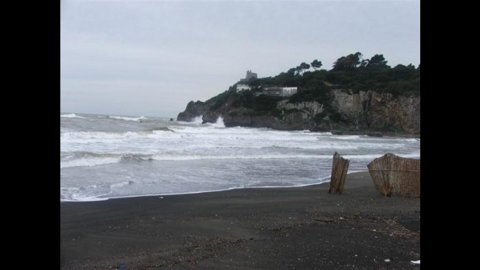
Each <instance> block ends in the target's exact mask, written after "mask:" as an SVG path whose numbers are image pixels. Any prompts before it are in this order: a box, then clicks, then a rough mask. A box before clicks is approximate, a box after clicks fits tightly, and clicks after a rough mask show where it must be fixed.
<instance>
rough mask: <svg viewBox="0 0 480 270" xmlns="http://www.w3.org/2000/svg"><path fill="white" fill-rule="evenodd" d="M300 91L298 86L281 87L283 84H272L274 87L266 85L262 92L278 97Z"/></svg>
mask: <svg viewBox="0 0 480 270" xmlns="http://www.w3.org/2000/svg"><path fill="white" fill-rule="evenodd" d="M297 91H298V87H296V86H295V87H281V86H272V87H265V89H264V90H263V92H262V94H265V95H268V96H277V97H289V96H291V95H294V94H296V93H297Z"/></svg>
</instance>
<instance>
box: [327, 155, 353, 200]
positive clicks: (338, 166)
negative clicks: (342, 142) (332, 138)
mask: <svg viewBox="0 0 480 270" xmlns="http://www.w3.org/2000/svg"><path fill="white" fill-rule="evenodd" d="M349 164H350V161H349V160H348V159H344V158H343V157H342V156H340V154H339V153H337V152H335V154H333V162H332V176H331V177H330V189H329V190H328V193H332V191H333V192H334V193H338V194H342V192H343V186H344V185H345V178H346V177H347V171H348V165H349Z"/></svg>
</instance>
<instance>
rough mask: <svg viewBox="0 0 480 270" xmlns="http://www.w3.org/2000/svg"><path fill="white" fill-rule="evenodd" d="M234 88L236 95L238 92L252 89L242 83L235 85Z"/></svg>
mask: <svg viewBox="0 0 480 270" xmlns="http://www.w3.org/2000/svg"><path fill="white" fill-rule="evenodd" d="M236 88H237V93H238V92H240V91H245V90H250V89H252V88H251V87H250V86H249V85H248V84H244V83H239V84H237V87H236Z"/></svg>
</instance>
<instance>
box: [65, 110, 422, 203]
mask: <svg viewBox="0 0 480 270" xmlns="http://www.w3.org/2000/svg"><path fill="white" fill-rule="evenodd" d="M60 137H61V153H60V155H61V164H60V166H61V198H60V199H61V200H62V201H90V200H102V199H107V198H116V197H131V196H145V195H154V194H158V195H166V194H181V193H195V192H205V191H214V190H225V189H233V188H246V187H287V186H302V185H310V184H316V183H320V182H324V181H328V180H329V179H328V178H329V176H330V169H331V163H332V156H333V153H334V152H335V151H337V152H339V153H340V154H341V155H342V156H344V157H346V158H348V159H350V167H349V172H352V171H359V170H367V167H366V165H367V164H368V163H369V162H370V161H372V160H373V159H374V158H377V157H380V156H382V155H383V154H385V153H387V152H390V153H394V154H397V155H400V156H403V157H413V158H419V157H420V140H419V139H415V138H385V137H384V138H374V137H367V136H357V135H354V136H352V135H345V136H342V135H332V134H331V133H317V132H309V131H276V130H271V129H262V128H243V127H234V128H225V127H224V125H223V122H222V121H221V119H219V121H217V123H216V124H204V125H202V124H201V121H195V122H192V123H186V122H176V121H168V119H166V118H155V117H144V116H132V117H127V116H113V115H112V116H107V115H87V114H73V113H71V114H62V115H61V132H60Z"/></svg>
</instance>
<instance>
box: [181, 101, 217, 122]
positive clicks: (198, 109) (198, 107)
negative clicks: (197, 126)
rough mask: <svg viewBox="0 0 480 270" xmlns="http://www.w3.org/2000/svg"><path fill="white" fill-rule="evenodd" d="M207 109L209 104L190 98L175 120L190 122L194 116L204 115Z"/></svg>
mask: <svg viewBox="0 0 480 270" xmlns="http://www.w3.org/2000/svg"><path fill="white" fill-rule="evenodd" d="M208 109H209V106H208V105H207V104H205V103H204V102H201V101H197V102H193V100H192V101H190V102H189V103H188V104H187V108H185V111H184V112H181V113H179V114H178V116H177V121H186V122H191V121H193V119H194V118H195V117H198V116H201V115H204V114H205V113H206V112H207V110H208Z"/></svg>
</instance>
